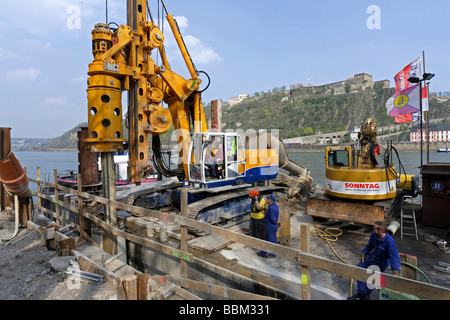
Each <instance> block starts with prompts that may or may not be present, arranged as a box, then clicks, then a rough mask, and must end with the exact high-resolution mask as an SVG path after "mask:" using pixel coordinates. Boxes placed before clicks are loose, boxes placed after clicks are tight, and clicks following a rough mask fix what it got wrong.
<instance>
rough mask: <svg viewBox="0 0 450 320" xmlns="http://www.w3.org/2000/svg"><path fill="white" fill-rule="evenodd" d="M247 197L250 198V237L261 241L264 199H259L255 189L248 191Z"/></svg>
mask: <svg viewBox="0 0 450 320" xmlns="http://www.w3.org/2000/svg"><path fill="white" fill-rule="evenodd" d="M249 197H250V198H251V202H250V211H251V213H250V226H249V228H250V236H252V237H255V238H258V239H263V234H264V215H265V206H266V199H265V198H264V197H261V196H260V194H259V191H258V190H256V189H253V190H252V191H250V194H249Z"/></svg>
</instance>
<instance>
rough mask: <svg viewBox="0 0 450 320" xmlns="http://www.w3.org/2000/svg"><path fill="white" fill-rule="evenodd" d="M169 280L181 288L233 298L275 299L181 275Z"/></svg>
mask: <svg viewBox="0 0 450 320" xmlns="http://www.w3.org/2000/svg"><path fill="white" fill-rule="evenodd" d="M171 281H173V282H177V283H181V287H182V288H189V289H193V290H197V291H200V292H204V293H208V294H211V295H216V296H219V297H224V298H228V299H235V300H277V299H275V298H272V297H267V296H262V295H259V294H255V293H250V292H245V291H241V290H236V289H231V288H227V287H224V286H218V285H214V284H209V283H204V282H200V281H194V280H190V279H186V278H183V277H171Z"/></svg>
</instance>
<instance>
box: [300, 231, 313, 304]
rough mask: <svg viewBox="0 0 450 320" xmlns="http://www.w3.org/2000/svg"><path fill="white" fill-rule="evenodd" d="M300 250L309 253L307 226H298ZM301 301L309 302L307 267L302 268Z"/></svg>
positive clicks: (309, 281) (309, 291)
mask: <svg viewBox="0 0 450 320" xmlns="http://www.w3.org/2000/svg"><path fill="white" fill-rule="evenodd" d="M300 250H301V251H303V252H310V250H311V243H310V229H309V225H308V224H304V223H302V224H300ZM302 299H303V300H311V277H310V274H309V270H308V267H307V266H302Z"/></svg>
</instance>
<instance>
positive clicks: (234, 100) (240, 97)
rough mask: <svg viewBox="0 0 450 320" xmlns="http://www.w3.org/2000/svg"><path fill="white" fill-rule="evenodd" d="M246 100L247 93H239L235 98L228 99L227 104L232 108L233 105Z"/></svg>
mask: <svg viewBox="0 0 450 320" xmlns="http://www.w3.org/2000/svg"><path fill="white" fill-rule="evenodd" d="M247 98H248V93H241V94H240V95H238V96H237V97H233V98H229V99H228V103H229V104H230V106H234V105H235V104H238V103H241V102H242V101H244V100H245V99H247Z"/></svg>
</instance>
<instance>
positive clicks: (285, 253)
mask: <svg viewBox="0 0 450 320" xmlns="http://www.w3.org/2000/svg"><path fill="white" fill-rule="evenodd" d="M42 183H46V182H42ZM46 184H50V183H46ZM50 185H51V184H50ZM57 187H58V188H60V189H68V188H64V187H61V186H57ZM68 190H70V191H69V192H71V193H74V194H78V195H79V196H80V197H83V198H88V199H93V200H95V201H98V202H100V203H105V204H108V205H116V206H117V208H120V209H123V210H126V211H129V212H133V213H135V214H137V215H141V216H149V217H154V218H157V219H161V220H164V221H171V222H174V223H179V224H180V225H183V226H187V227H192V228H195V229H198V230H200V231H204V232H208V233H211V234H215V235H218V236H220V237H223V238H226V239H231V240H233V241H236V242H239V243H242V244H244V245H248V246H251V247H253V248H256V249H260V250H264V251H268V252H276V253H277V255H279V256H281V257H284V258H287V259H291V260H294V261H298V262H299V263H300V265H305V266H308V267H313V268H319V269H322V270H325V271H328V272H332V273H334V274H337V275H341V276H344V277H347V278H349V279H355V280H361V281H367V280H368V278H369V277H370V276H371V274H368V273H367V270H366V269H363V268H358V267H355V266H351V265H347V264H344V263H341V262H335V261H330V260H328V259H325V258H322V257H320V256H316V255H312V254H310V253H305V252H301V251H299V250H297V249H294V248H287V247H283V246H280V245H277V244H273V243H270V242H267V241H263V240H260V239H256V238H253V237H250V236H246V235H243V234H240V233H236V232H234V231H231V230H225V229H223V228H220V227H216V226H211V225H209V224H206V223H203V222H200V221H195V220H192V219H189V218H186V217H181V216H179V215H175V214H168V213H165V212H159V211H155V210H149V209H145V208H137V207H135V206H131V205H126V204H122V203H118V202H115V201H110V200H108V199H104V198H101V197H98V196H93V195H90V194H88V193H85V192H78V191H77V190H71V189H68ZM72 191H73V192H72ZM34 195H36V194H34ZM38 196H43V195H42V194H38ZM70 209H71V210H72V211H75V212H77V210H76V208H75V210H73V207H70ZM79 213H80V214H82V215H83V216H85V217H86V218H88V219H91V220H92V221H94V222H95V223H98V224H101V225H102V227H104V228H111V229H110V230H112V231H113V233H114V235H117V234H119V235H121V236H122V237H125V238H127V239H128V240H130V241H133V242H136V243H138V244H143V245H145V246H151V247H152V248H154V249H156V250H159V251H162V252H164V253H167V254H172V255H173V256H175V257H178V258H180V259H185V260H187V261H192V260H193V259H194V257H193V256H192V255H190V254H188V253H186V252H183V251H181V250H174V249H173V248H170V247H166V246H164V245H161V244H159V243H156V242H152V241H150V240H148V239H143V238H141V237H138V236H135V235H130V234H128V233H126V232H123V231H120V230H118V229H117V230H116V229H115V228H113V227H111V226H109V225H108V224H106V223H104V221H102V220H100V219H98V218H96V217H95V216H93V215H91V214H89V213H87V212H84V211H82V212H79ZM381 277H382V280H383V283H384V286H385V287H386V288H390V289H393V290H397V291H401V292H405V293H411V294H414V295H417V292H420V296H421V297H422V298H426V299H444V300H450V290H449V289H447V288H443V287H439V286H435V285H430V284H426V283H424V282H418V281H414V280H409V279H406V278H401V277H397V276H393V275H389V274H381Z"/></svg>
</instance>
